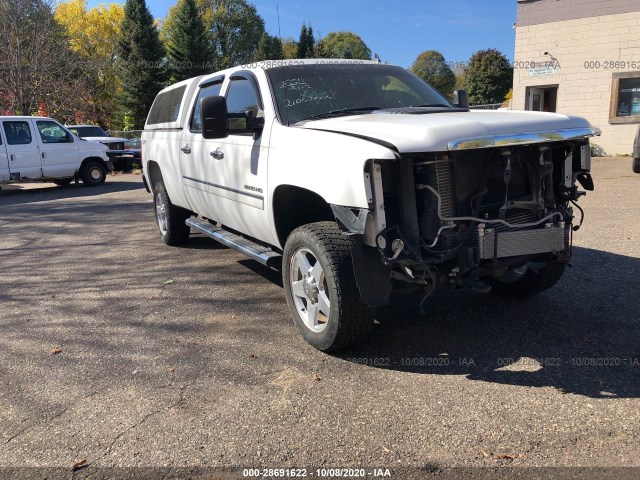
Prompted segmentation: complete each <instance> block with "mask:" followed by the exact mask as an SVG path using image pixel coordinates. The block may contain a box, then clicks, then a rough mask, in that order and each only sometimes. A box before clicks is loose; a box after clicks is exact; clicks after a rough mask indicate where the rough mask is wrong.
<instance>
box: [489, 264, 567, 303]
mask: <svg viewBox="0 0 640 480" xmlns="http://www.w3.org/2000/svg"><path fill="white" fill-rule="evenodd" d="M565 266H566V264H565V263H562V262H547V264H546V266H543V267H541V268H539V269H537V271H536V270H534V269H532V268H528V269H527V271H526V272H525V273H524V275H522V278H520V279H519V280H516V281H513V282H507V281H502V280H499V279H497V278H495V277H491V278H489V283H490V284H491V291H492V292H495V293H497V294H499V295H503V296H505V297H512V298H526V297H530V296H532V295H536V294H537V293H540V292H543V291H545V290H548V289H550V288H551V287H553V286H554V285H555V284H556V283H558V281H559V280H560V279H561V278H562V274H563V273H564V270H565Z"/></svg>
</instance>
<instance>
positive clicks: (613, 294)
mask: <svg viewBox="0 0 640 480" xmlns="http://www.w3.org/2000/svg"><path fill="white" fill-rule="evenodd" d="M593 170H594V178H595V182H596V191H595V192H593V193H591V194H589V195H588V196H587V197H586V198H583V199H582V200H581V202H580V205H581V206H582V207H583V208H584V209H585V212H586V220H585V223H584V226H583V228H582V229H581V230H580V231H579V232H576V234H575V236H574V261H573V263H574V267H573V268H572V269H570V270H568V273H567V274H566V275H565V277H564V278H563V280H562V281H561V282H560V283H559V284H558V285H557V286H556V288H554V289H552V290H550V291H548V292H546V293H543V294H541V295H540V296H539V297H537V298H535V299H532V300H527V301H505V300H503V299H501V298H498V297H494V296H492V295H479V294H474V293H470V292H466V291H462V292H460V293H456V294H452V295H435V296H434V297H433V298H432V299H431V301H430V304H429V307H430V313H429V315H428V316H427V317H425V318H422V317H420V316H419V315H418V314H417V312H416V307H417V302H418V301H419V298H414V297H409V298H407V297H404V298H399V299H398V300H396V301H394V303H393V305H391V306H390V307H385V308H384V309H381V310H380V311H379V312H378V315H377V320H378V323H377V324H376V326H375V329H374V330H375V331H374V334H373V336H372V338H371V339H370V341H369V342H368V343H367V344H366V345H364V346H362V347H359V348H358V349H354V350H352V351H349V352H345V353H341V354H339V355H335V356H330V355H326V354H323V353H320V352H317V351H315V350H314V349H312V348H311V347H309V346H307V344H305V343H304V341H303V340H302V337H301V336H300V335H299V334H298V333H297V331H296V330H295V327H294V325H293V322H292V321H291V319H290V317H289V314H288V310H287V307H286V304H285V301H284V296H283V292H282V285H281V280H280V273H279V272H276V271H272V270H269V269H267V268H265V267H262V266H261V265H259V264H257V263H255V262H253V261H251V260H248V259H245V258H244V257H242V256H241V255H240V254H238V253H236V252H235V251H233V250H229V249H227V248H224V247H222V246H220V245H218V244H216V243H215V242H214V241H212V240H209V239H206V238H204V237H201V236H195V235H194V236H193V238H192V240H191V241H190V243H189V244H188V246H186V247H184V248H171V247H166V246H165V245H163V244H161V242H160V240H159V235H158V234H157V232H156V228H155V224H154V220H153V212H152V205H151V195H149V194H147V192H146V191H145V190H144V189H143V188H142V184H141V177H140V176H135V175H118V176H113V177H110V178H109V179H108V181H107V183H106V184H105V185H104V186H102V187H98V188H94V189H88V188H84V187H83V186H82V185H78V186H75V185H71V186H69V187H64V188H60V187H54V186H52V185H51V184H40V185H35V186H34V185H30V186H24V188H25V189H24V190H20V189H19V188H16V187H13V188H10V189H7V188H6V187H5V188H4V190H3V192H2V193H0V266H1V272H2V274H1V275H0V301H1V302H2V303H1V305H2V306H1V310H0V328H1V331H2V335H0V372H1V376H2V380H1V383H0V386H1V388H0V443H1V447H0V467H5V468H6V467H30V466H31V467H35V466H39V467H63V468H65V469H67V470H68V469H70V468H71V466H72V465H73V464H74V463H75V462H77V461H79V460H86V461H87V463H88V464H89V468H88V469H85V471H90V469H91V468H95V467H114V466H117V467H123V466H126V467H147V466H148V467H159V466H162V467H196V466H207V467H240V468H245V467H297V468H307V469H309V470H311V469H312V467H313V468H315V467H318V466H322V467H356V466H362V467H367V468H368V467H384V468H389V469H391V471H392V472H394V471H400V470H399V469H401V468H402V467H415V468H422V469H426V470H428V471H432V472H437V471H438V469H439V468H444V467H450V466H461V467H477V466H488V467H496V466H508V467H520V466H551V467H557V466H584V467H610V466H634V467H640V455H639V454H640V443H639V441H638V438H640V408H639V407H640V401H639V397H640V347H639V344H638V340H639V339H640V318H639V312H640V294H639V293H640V220H639V218H638V214H639V212H640V175H634V174H633V173H632V172H631V160H630V159H629V158H625V159H594V169H593ZM54 352H57V353H54ZM1 472H2V470H0V475H1ZM81 472H82V471H81ZM636 473H639V474H640V470H636ZM398 475H399V474H398Z"/></svg>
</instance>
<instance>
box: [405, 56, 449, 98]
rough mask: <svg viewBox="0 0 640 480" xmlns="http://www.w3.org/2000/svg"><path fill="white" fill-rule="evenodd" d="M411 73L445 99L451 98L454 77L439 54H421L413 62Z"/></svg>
mask: <svg viewBox="0 0 640 480" xmlns="http://www.w3.org/2000/svg"><path fill="white" fill-rule="evenodd" d="M411 71H412V72H413V73H415V74H416V75H417V76H419V77H420V78H421V79H423V80H424V81H425V82H427V83H428V84H429V85H431V86H433V87H434V88H436V89H437V90H438V91H439V92H440V93H442V94H443V95H444V96H446V97H447V98H452V97H453V90H454V89H455V86H456V76H455V75H454V73H453V71H451V68H449V65H447V62H446V61H445V59H444V57H443V56H442V54H441V53H440V52H438V51H436V50H427V51H425V52H422V53H421V54H420V55H418V58H416V60H415V62H413V65H412V67H411Z"/></svg>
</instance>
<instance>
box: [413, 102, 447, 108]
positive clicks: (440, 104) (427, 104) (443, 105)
mask: <svg viewBox="0 0 640 480" xmlns="http://www.w3.org/2000/svg"><path fill="white" fill-rule="evenodd" d="M415 107H446V108H452V107H451V105H445V104H444V103H425V104H424V105H411V107H410V108H415Z"/></svg>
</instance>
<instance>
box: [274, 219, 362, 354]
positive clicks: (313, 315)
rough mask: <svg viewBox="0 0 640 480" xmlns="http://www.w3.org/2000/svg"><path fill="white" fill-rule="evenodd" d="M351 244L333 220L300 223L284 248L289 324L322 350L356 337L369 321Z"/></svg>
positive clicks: (337, 345)
mask: <svg viewBox="0 0 640 480" xmlns="http://www.w3.org/2000/svg"><path fill="white" fill-rule="evenodd" d="M352 248H353V240H351V239H350V238H349V237H347V236H345V235H343V234H342V232H341V231H340V229H339V228H338V226H337V225H336V223H335V222H318V223H311V224H308V225H304V226H302V227H299V228H297V229H296V230H294V231H293V232H292V233H291V235H289V238H288V239H287V243H286V245H285V247H284V253H283V269H282V276H283V284H284V290H285V295H286V298H287V304H288V305H289V309H290V310H291V313H292V314H293V320H294V323H295V324H296V326H297V327H298V330H300V332H301V333H302V336H303V337H304V339H305V340H306V341H307V342H308V343H309V344H311V345H312V346H314V347H315V348H317V349H318V350H321V351H324V352H329V351H335V350H338V349H340V348H345V347H348V346H350V345H353V344H355V343H357V342H359V341H361V340H362V339H364V338H365V337H366V336H367V334H368V333H369V331H370V329H371V326H372V324H373V311H372V310H371V309H370V308H369V307H368V306H367V305H365V304H364V303H363V302H362V300H361V298H360V292H359V290H358V286H357V284H356V280H355V275H354V272H353V264H352V261H351V250H352Z"/></svg>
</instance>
